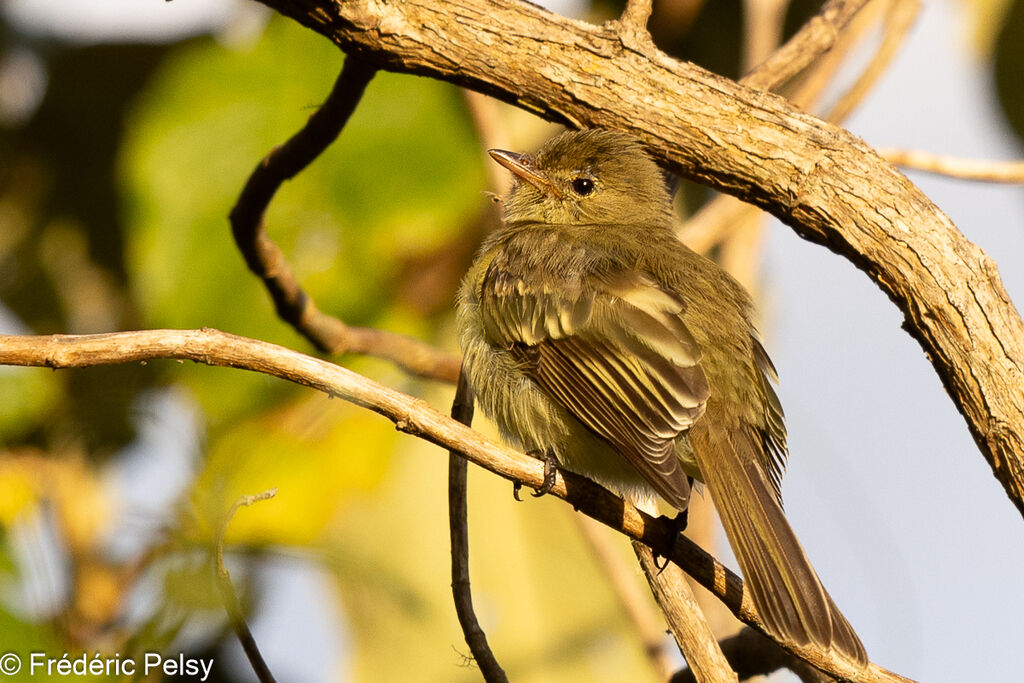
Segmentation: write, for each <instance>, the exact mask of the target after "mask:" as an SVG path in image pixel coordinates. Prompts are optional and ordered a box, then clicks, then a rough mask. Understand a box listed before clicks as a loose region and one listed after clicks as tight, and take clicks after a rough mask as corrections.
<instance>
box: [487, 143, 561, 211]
mask: <svg viewBox="0 0 1024 683" xmlns="http://www.w3.org/2000/svg"><path fill="white" fill-rule="evenodd" d="M487 153H488V154H490V155H491V158H492V159H494V160H495V161H497V162H498V163H499V164H501V165H502V166H504V167H505V168H507V169H508V170H510V171H512V173H514V174H515V175H516V177H517V178H520V179H522V180H525V181H526V182H528V183H530V184H531V185H533V186H534V187H536V188H537V189H538V190H540V191H541V192H542V193H543V194H545V195H548V196H549V197H556V198H558V199H561V198H562V193H561V192H559V191H558V188H557V187H555V186H554V184H553V183H552V182H551V181H550V180H548V178H547V176H545V175H544V174H542V173H538V172H537V171H535V170H534V169H533V168H532V167H531V164H530V159H529V157H528V156H526V155H525V154H516V153H515V152H506V151H505V150H503V149H489V150H487Z"/></svg>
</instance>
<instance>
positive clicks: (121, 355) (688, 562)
mask: <svg viewBox="0 0 1024 683" xmlns="http://www.w3.org/2000/svg"><path fill="white" fill-rule="evenodd" d="M158 358H173V359H180V360H192V361H196V362H199V363H205V364H206V365H211V366H220V367H231V368H238V369H242V370H250V371H253V372H260V373H263V374H267V375H271V376H274V377H278V378H280V379H284V380H287V381H290V382H294V383H296V384H301V385H303V386H307V387H310V388H311V389H315V390H317V391H321V392H323V393H325V394H327V395H329V396H337V397H339V398H342V399H344V400H346V401H349V402H351V403H354V404H355V405H358V406H361V407H363V408H367V409H369V410H371V411H373V412H375V413H378V414H379V415H383V416H384V417H386V418H387V419H389V420H391V421H392V422H394V424H395V427H396V428H397V429H399V430H400V431H403V432H406V433H408V434H412V435H414V436H417V437H419V438H422V439H425V440H427V441H429V442H431V443H433V444H436V445H438V446H441V447H442V448H445V449H454V450H457V451H458V452H459V453H461V454H462V455H464V456H465V457H466V459H468V460H470V461H472V462H473V463H475V464H477V465H479V466H481V467H483V468H485V469H488V470H490V471H491V472H494V473H495V474H497V475H499V476H501V477H504V478H506V479H508V480H510V481H513V482H521V483H522V484H524V485H526V486H530V487H532V488H539V487H540V486H542V485H544V483H545V482H544V464H543V463H542V462H541V461H540V460H538V459H536V458H532V457H530V456H528V455H526V454H524V453H520V452H517V451H515V450H512V449H511V448H508V447H507V446H502V445H499V444H497V443H495V442H493V441H491V440H489V439H487V438H485V437H484V436H482V435H481V434H479V433H478V432H475V431H474V430H472V429H471V428H469V427H467V426H465V425H463V424H460V423H458V422H456V421H455V420H453V419H451V418H450V417H448V416H447V415H444V414H443V413H441V412H439V411H437V410H435V409H434V408H432V407H430V406H429V405H427V404H426V403H425V402H424V401H422V400H420V399H416V398H413V397H412V396H408V395H407V394H403V393H402V392H400V391H397V390H395V389H391V388H389V387H386V386H384V385H382V384H379V383H378V382H374V381H373V380H371V379H369V378H367V377H364V376H362V375H360V374H358V373H355V372H353V371H351V370H349V369H348V368H344V367H341V366H339V365H335V364H333V363H330V362H328V361H326V360H322V359H320V358H313V357H312V356H307V355H305V354H302V353H299V352H297V351H292V350H291V349H286V348H284V347H282V346H278V345H276V344H270V343H268V342H263V341H258V340H254V339H247V338H245V337H239V336H237V335H233V334H228V333H226V332H220V331H218V330H212V329H208V328H204V329H201V330H142V331H134V332H112V333H108V334H89V335H52V336H28V335H25V336H20V335H0V365H21V366H36V367H48V368H72V367H92V366H96V365H112V364H117V363H131V362H141V361H148V360H154V359H158ZM550 494H551V495H553V496H555V497H558V498H561V499H562V500H565V501H567V502H569V503H570V504H571V505H572V506H573V507H574V508H575V509H577V510H580V511H581V512H583V513H584V514H586V515H588V516H590V517H592V518H594V519H596V520H597V521H599V522H601V523H602V524H605V525H607V526H609V527H611V528H612V529H615V530H616V531H619V532H620V533H622V534H625V535H626V536H628V537H629V538H631V539H632V540H635V541H641V542H643V543H644V544H646V545H647V546H649V547H651V548H659V549H664V548H672V552H671V557H670V558H669V559H671V560H672V561H673V562H675V563H676V564H677V565H679V566H680V567H681V568H682V569H683V570H684V571H686V573H687V574H689V575H690V576H691V577H693V578H694V579H695V580H696V581H697V582H698V583H700V584H701V585H702V586H704V587H705V588H707V589H708V590H709V591H710V592H711V593H712V594H714V595H715V596H717V597H718V598H719V599H720V600H722V601H723V602H724V603H725V604H726V605H727V606H728V607H729V609H730V610H732V612H733V614H735V615H736V616H737V618H739V619H740V620H741V621H743V622H744V623H746V624H748V625H750V626H753V627H754V628H757V629H759V630H762V631H763V630H764V627H763V624H762V622H761V618H760V617H759V615H758V614H757V611H756V610H755V609H754V606H753V602H752V601H751V599H750V596H749V594H747V593H746V592H745V591H744V589H743V582H742V581H741V580H740V578H739V577H738V576H736V574H734V573H733V572H731V571H729V570H728V569H727V568H726V567H725V566H724V565H722V564H721V563H719V562H717V561H716V560H715V559H714V558H713V557H711V556H710V555H709V554H707V553H706V552H704V551H703V550H701V549H700V548H699V547H697V546H696V545H695V544H694V543H693V542H691V541H690V540H689V539H687V538H686V537H684V536H679V535H678V534H677V533H676V527H675V524H674V522H673V521H672V520H667V519H664V518H658V519H655V518H653V517H651V516H650V515H648V514H646V513H644V512H642V511H640V510H638V509H637V508H635V507H633V506H632V505H629V504H628V503H625V502H624V501H623V500H622V499H621V498H618V497H617V496H615V495H613V494H612V493H611V492H609V491H608V490H607V489H604V488H602V487H600V486H598V485H597V484H595V483H594V482H592V481H590V480H589V479H586V478H585V477H581V476H579V475H577V474H573V473H572V472H565V471H559V472H558V473H557V476H556V479H555V484H554V486H553V487H552V488H551V491H550ZM780 645H781V646H782V647H785V648H786V649H788V650H790V651H791V652H793V653H794V654H796V655H797V656H799V657H800V658H801V659H804V660H805V661H807V662H809V663H811V664H813V665H814V666H816V667H818V668H819V669H821V670H823V671H827V672H829V673H830V674H832V675H834V676H836V677H837V678H840V679H843V680H850V681H857V682H864V683H874V682H882V681H885V682H888V683H893V682H896V681H907V680H908V679H906V678H903V677H901V676H898V675H896V674H894V673H891V672H889V671H886V670H885V669H882V668H881V667H879V666H878V665H876V664H870V665H869V666H868V667H867V668H865V669H862V670H855V669H852V668H851V666H850V665H849V664H848V663H847V662H845V661H843V660H838V659H836V658H834V657H832V656H831V655H830V654H829V653H828V652H827V651H825V650H823V649H821V648H818V647H814V646H812V645H808V646H806V647H794V646H792V645H787V644H785V643H780Z"/></svg>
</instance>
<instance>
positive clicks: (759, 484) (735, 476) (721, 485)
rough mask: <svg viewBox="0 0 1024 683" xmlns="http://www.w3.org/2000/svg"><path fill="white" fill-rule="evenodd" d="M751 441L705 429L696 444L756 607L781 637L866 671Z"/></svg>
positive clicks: (862, 654) (748, 436)
mask: <svg viewBox="0 0 1024 683" xmlns="http://www.w3.org/2000/svg"><path fill="white" fill-rule="evenodd" d="M692 436H698V435H696V434H694V435H692ZM701 437H703V438H701ZM756 439H757V437H756V436H755V435H754V434H753V433H751V432H750V431H747V430H746V429H744V428H742V427H740V428H739V429H736V430H733V431H731V432H730V433H729V434H727V435H718V436H717V438H716V436H713V435H711V434H708V433H707V432H706V431H705V432H704V433H703V434H700V435H699V436H698V438H697V439H695V441H696V442H698V443H694V451H695V455H696V456H697V462H698V465H699V467H700V470H701V473H702V474H703V475H704V480H705V483H706V484H707V486H708V489H709V490H710V491H711V496H712V498H713V499H714V501H715V507H716V508H717V509H718V511H719V514H720V516H721V518H722V525H723V526H724V527H725V533H726V536H728V538H729V543H730V545H732V548H733V552H735V554H736V558H737V560H738V561H739V564H740V569H741V570H742V572H743V578H744V582H745V584H746V586H747V587H748V588H749V590H750V593H751V597H752V598H753V602H754V606H755V607H756V608H757V611H758V613H759V614H760V615H761V619H762V620H763V621H764V625H765V626H766V627H767V629H768V631H769V632H770V633H772V634H773V635H775V636H776V637H778V638H779V639H781V640H784V641H787V642H791V643H793V644H794V645H797V646H805V645H808V644H811V643H813V644H815V645H818V646H820V647H822V648H825V649H832V650H834V651H836V652H837V653H838V654H840V655H841V656H842V657H843V658H844V659H847V660H849V661H850V663H851V664H854V665H855V666H857V667H858V668H861V667H864V666H866V665H867V662H868V658H867V653H866V651H865V650H864V646H863V645H862V644H861V642H860V639H859V638H858V637H857V634H856V633H855V632H854V630H853V628H852V627H851V626H850V624H849V622H847V621H846V618H845V617H843V615H842V613H840V611H839V609H838V608H837V607H836V605H835V603H834V602H833V601H832V598H831V597H829V594H828V593H827V592H826V591H825V587H824V586H823V585H822V584H821V581H820V580H819V579H818V575H817V574H816V573H815V571H814V568H813V567H812V566H811V563H810V561H809V560H808V559H807V555H806V554H805V553H804V551H803V548H801V547H800V543H799V541H798V540H797V538H796V534H795V533H794V532H793V529H792V528H791V527H790V526H789V522H787V521H786V518H785V516H784V514H783V512H782V507H781V505H780V504H779V502H778V500H777V499H776V497H775V494H774V492H773V489H772V488H771V485H770V483H769V482H768V479H767V477H766V476H765V474H764V472H763V471H762V470H761V468H760V467H759V466H758V464H757V455H758V451H757V449H759V447H760V446H759V442H758V441H757V440H756ZM700 441H704V443H703V444H700V443H699V442H700Z"/></svg>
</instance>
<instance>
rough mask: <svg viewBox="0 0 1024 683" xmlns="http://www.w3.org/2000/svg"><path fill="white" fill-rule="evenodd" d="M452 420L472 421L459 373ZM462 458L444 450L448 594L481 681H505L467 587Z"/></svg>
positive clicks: (466, 384) (466, 386) (468, 391)
mask: <svg viewBox="0 0 1024 683" xmlns="http://www.w3.org/2000/svg"><path fill="white" fill-rule="evenodd" d="M452 419H453V420H456V421H458V422H459V423H460V424H464V425H466V426H467V427H468V426H469V425H470V424H472V422H473V390H472V389H471V388H470V386H469V380H467V379H466V375H465V374H463V373H460V374H459V381H458V384H456V388H455V399H454V400H453V401H452ZM466 469H467V463H466V459H465V458H464V457H462V456H461V455H460V454H459V452H458V451H457V450H455V449H449V451H448V526H449V532H450V533H449V535H450V537H451V544H452V597H453V598H454V600H455V613H456V614H457V615H458V617H459V625H460V626H462V633H463V635H464V636H465V638H466V644H467V645H469V650H470V652H472V653H473V659H475V660H476V664H477V666H479V667H480V673H482V674H483V675H484V680H485V681H488V682H489V683H490V682H492V681H497V682H501V681H505V682H507V681H508V676H506V675H505V671H504V669H502V668H501V665H500V664H498V660H497V658H496V657H495V656H494V652H492V651H491V646H490V645H488V644H487V635H486V634H485V633H484V630H483V628H482V627H481V626H480V622H479V621H478V620H477V618H476V612H475V611H474V610H473V593H472V591H471V590H470V586H469V525H468V522H467V512H466Z"/></svg>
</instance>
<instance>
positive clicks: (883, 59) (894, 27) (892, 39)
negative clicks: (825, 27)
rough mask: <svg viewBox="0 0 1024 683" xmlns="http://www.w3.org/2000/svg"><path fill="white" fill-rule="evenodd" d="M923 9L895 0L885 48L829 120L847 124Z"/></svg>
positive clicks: (886, 24) (880, 48)
mask: <svg viewBox="0 0 1024 683" xmlns="http://www.w3.org/2000/svg"><path fill="white" fill-rule="evenodd" d="M920 10H921V2H920V0H893V4H892V7H890V8H889V12H888V16H887V18H886V20H885V21H884V22H883V26H884V29H885V36H884V37H883V38H882V43H881V45H879V46H878V49H877V50H876V51H875V54H874V55H873V56H872V57H871V61H870V62H869V63H868V65H867V66H866V67H865V68H864V71H862V72H861V74H860V76H858V77H857V80H856V81H855V82H854V84H853V85H852V86H850V87H849V88H848V89H847V91H846V92H845V93H843V96H842V97H840V98H839V101H838V102H836V104H835V105H834V106H833V107H832V109H830V110H829V112H828V114H826V115H825V118H826V119H827V120H829V121H835V122H837V123H838V122H841V121H845V120H846V117H848V116H849V115H850V114H851V113H852V112H853V110H854V109H855V108H856V107H857V105H859V104H860V103H861V101H863V99H864V98H865V97H866V96H867V93H868V92H869V91H870V90H871V89H872V88H873V87H874V86H875V83H877V82H878V79H879V78H880V77H881V76H882V74H883V73H884V72H885V70H886V69H887V68H888V67H889V64H890V63H891V62H892V60H893V57H895V56H896V53H897V52H898V51H899V49H900V47H901V46H902V45H903V41H904V40H905V39H906V37H907V34H908V33H909V32H910V27H911V26H913V25H914V21H915V20H916V19H917V15H918V12H919V11H920Z"/></svg>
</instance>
